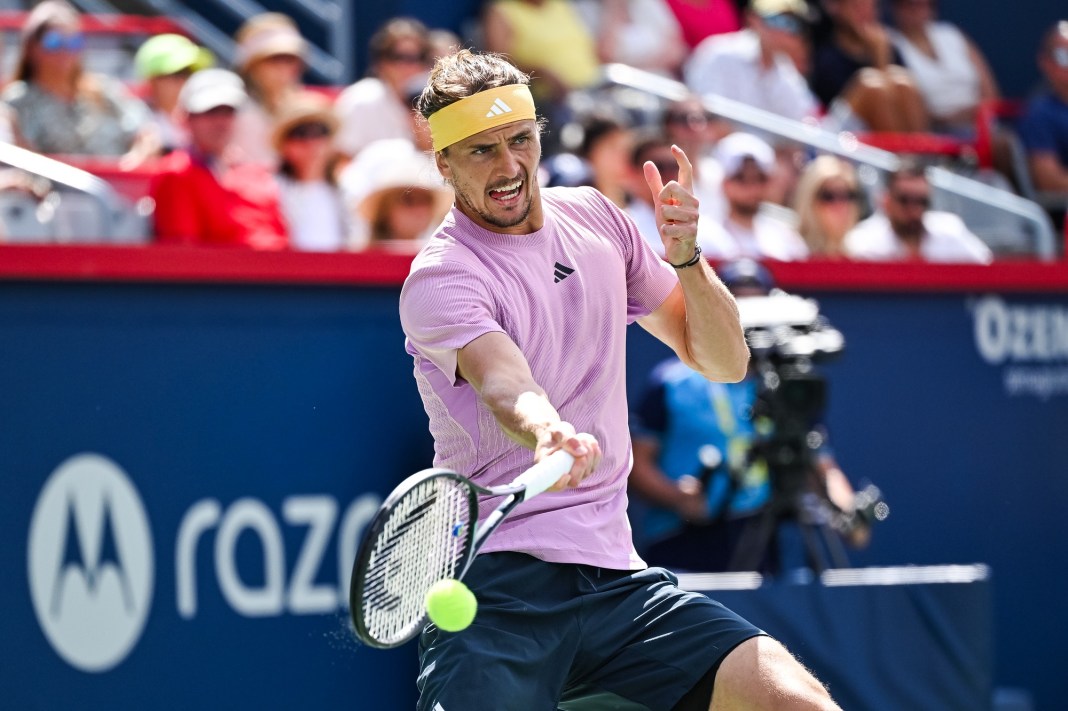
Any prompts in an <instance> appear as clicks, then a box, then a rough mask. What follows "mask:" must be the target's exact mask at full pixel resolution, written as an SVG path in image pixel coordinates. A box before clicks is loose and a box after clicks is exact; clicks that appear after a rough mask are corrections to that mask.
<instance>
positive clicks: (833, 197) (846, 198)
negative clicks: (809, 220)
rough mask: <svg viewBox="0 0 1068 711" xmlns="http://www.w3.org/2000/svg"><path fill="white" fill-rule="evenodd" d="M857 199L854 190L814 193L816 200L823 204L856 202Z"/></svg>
mask: <svg viewBox="0 0 1068 711" xmlns="http://www.w3.org/2000/svg"><path fill="white" fill-rule="evenodd" d="M857 197H859V196H858V195H857V193H856V191H854V190H826V189H824V190H820V191H819V192H817V193H816V200H818V201H819V202H824V203H832V202H856V200H857Z"/></svg>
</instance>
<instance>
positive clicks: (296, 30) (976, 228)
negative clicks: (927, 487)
mask: <svg viewBox="0 0 1068 711" xmlns="http://www.w3.org/2000/svg"><path fill="white" fill-rule="evenodd" d="M13 5H14V7H12V8H11V9H10V10H7V11H5V12H4V13H3V16H4V17H3V21H4V23H5V27H7V31H6V33H5V46H4V49H5V52H4V60H5V65H4V67H3V69H4V72H5V80H6V83H5V85H4V88H3V93H2V94H0V100H2V104H0V108H2V115H0V139H2V140H3V141H6V142H8V143H9V144H12V145H14V146H16V147H19V148H22V149H25V150H27V151H30V152H31V153H30V154H27V153H23V152H20V151H17V150H8V151H6V154H5V163H7V164H8V165H9V166H10V167H8V168H6V169H5V170H4V171H3V173H2V174H0V228H2V231H3V236H2V237H0V239H2V240H3V241H5V242H11V243H42V242H43V243H53V242H59V243H70V242H79V243H84V242H120V243H143V244H152V243H168V244H174V243H179V244H204V245H227V246H241V247H247V248H251V249H264V250H282V249H290V250H308V251H320V252H330V251H359V250H368V249H378V250H391V251H403V252H414V251H416V250H417V249H418V248H419V246H420V245H421V244H422V243H423V241H424V240H426V239H427V237H428V235H429V234H430V233H432V231H433V229H434V227H435V226H436V225H437V223H438V222H439V220H440V219H441V218H442V216H443V215H444V213H445V212H446V211H447V210H448V209H449V207H450V205H451V192H450V190H449V188H448V187H447V186H446V185H444V184H443V183H442V181H441V179H440V177H439V176H438V175H437V171H436V170H435V168H434V166H433V163H432V160H431V159H430V157H429V153H428V151H429V142H428V133H427V130H426V124H425V121H424V120H423V119H422V117H420V116H418V114H417V113H415V112H413V108H412V107H413V104H414V101H415V99H416V97H417V96H418V93H419V91H420V90H421V87H422V86H423V84H424V83H425V79H426V76H427V73H428V71H429V70H430V68H431V67H432V65H433V62H434V60H435V59H436V58H437V57H439V56H441V55H443V54H446V53H449V52H454V51H457V50H458V49H460V48H471V49H476V50H491V51H496V52H502V53H504V54H506V55H508V56H509V57H511V58H512V59H513V61H515V62H516V63H517V64H518V65H519V66H520V67H522V68H523V69H525V70H527V71H529V72H531V73H532V75H533V78H534V90H535V95H536V98H537V102H538V106H539V111H540V113H541V114H542V115H543V116H544V117H545V118H546V119H547V122H548V123H547V129H546V132H545V135H544V137H543V148H544V161H543V167H542V174H541V176H540V178H541V181H542V184H543V185H546V186H550V185H580V184H585V185H594V186H596V187H597V188H598V189H600V190H601V191H603V192H604V193H605V194H606V195H608V196H609V197H610V198H611V199H612V200H613V201H615V202H616V203H617V204H618V205H619V206H620V207H622V208H624V209H625V210H626V211H627V212H628V213H629V214H630V215H631V216H632V217H633V218H634V220H635V222H636V223H637V224H638V226H639V229H640V230H641V232H642V234H643V235H644V236H646V238H647V239H649V241H650V243H651V244H652V245H653V246H654V247H657V246H658V245H659V238H658V237H657V235H656V234H655V228H654V221H653V217H652V212H651V207H650V196H649V195H648V189H647V188H646V186H645V184H644V180H643V178H642V177H641V165H642V164H643V163H644V162H646V161H653V162H654V163H655V164H657V166H658V167H659V168H660V170H661V172H663V173H664V174H665V176H666V177H669V178H670V177H673V176H674V173H675V171H676V168H675V166H674V161H673V160H671V158H670V146H671V144H672V143H676V144H678V145H680V146H682V147H683V148H684V149H685V150H686V151H687V152H688V154H689V155H690V157H691V160H692V161H693V162H694V164H695V169H696V173H695V179H696V185H695V190H696V192H697V194H698V197H699V198H700V200H701V210H702V216H703V218H704V219H703V221H702V235H701V244H702V247H703V249H704V251H705V253H706V255H708V256H710V257H713V258H734V257H754V258H764V259H775V260H790V261H796V260H809V259H833V260H925V261H938V262H965V263H989V262H991V261H993V260H995V259H1020V258H1041V259H1054V258H1058V257H1059V256H1060V255H1061V254H1062V253H1063V243H1064V238H1063V234H1064V233H1063V215H1064V204H1065V201H1066V197H1065V196H1066V195H1068V103H1066V102H1068V23H1065V22H1059V23H1058V22H1055V23H1052V24H1050V25H1049V26H1048V27H1047V28H1046V30H1045V31H1044V33H1043V34H1042V35H1041V36H1035V37H1032V38H1030V41H1031V45H1030V46H1025V47H1021V48H1020V50H1019V51H1024V52H1030V53H1032V54H1033V55H1034V57H1035V62H1036V65H1035V66H1036V69H1037V72H1038V73H1039V74H1040V76H1041V82H1040V83H1037V84H1036V85H1035V86H1034V88H1033V91H1030V92H1029V93H1028V95H1026V96H1023V95H1019V96H1008V97H1007V96H1005V95H1003V94H1002V92H1001V91H1000V90H999V87H998V81H997V79H996V71H995V69H994V68H993V67H992V66H991V64H990V62H989V60H988V59H987V57H986V53H985V52H984V48H983V47H981V46H979V44H978V43H976V42H975V41H974V40H972V39H971V38H970V37H969V36H968V34H967V33H966V32H964V31H962V30H961V29H960V27H959V25H958V24H957V23H956V20H957V18H953V17H942V16H940V14H939V7H938V5H937V3H936V2H935V0H886V1H885V2H879V0H810V1H806V0H750V1H748V2H747V1H746V0H575V1H573V2H572V1H568V0H491V1H487V2H483V3H475V4H474V6H473V7H472V8H471V9H470V11H469V12H468V13H466V15H465V17H464V18H463V20H462V22H460V23H455V24H457V26H456V27H449V28H445V27H433V26H428V25H427V24H426V23H424V22H423V21H422V20H420V19H419V18H417V17H414V16H398V17H393V18H391V19H388V20H386V21H385V22H383V23H381V24H380V25H379V26H377V27H376V28H374V30H373V32H371V34H370V36H369V38H368V41H367V42H366V47H365V48H361V49H362V50H363V51H365V53H366V60H363V61H361V62H360V65H361V72H360V73H361V74H362V78H360V79H358V80H356V81H355V82H353V83H351V84H345V83H331V82H330V81H328V80H324V79H323V75H324V74H327V73H328V72H324V71H322V66H323V64H324V61H326V60H331V61H333V62H334V63H335V64H336V63H337V61H338V60H337V59H336V58H331V57H329V56H328V55H327V54H325V53H324V51H323V50H322V49H321V48H320V47H319V46H318V45H316V44H314V43H312V42H310V41H309V40H308V39H306V37H305V36H304V33H305V32H306V30H305V29H303V28H302V26H301V25H300V24H299V23H298V19H299V17H297V14H296V13H294V14H293V15H289V14H284V13H281V12H263V13H260V14H253V15H251V16H249V17H247V18H245V19H243V20H242V21H241V24H240V25H239V26H238V27H237V29H236V31H235V32H233V34H232V36H227V37H221V38H220V37H219V36H217V35H218V34H219V30H217V29H215V30H214V33H215V34H214V35H213V34H211V33H204V32H202V33H201V35H202V36H198V33H197V32H196V31H195V30H196V29H197V26H196V25H195V23H190V22H181V21H179V20H180V19H181V17H182V15H181V14H180V13H179V14H177V15H175V16H174V17H166V16H164V17H159V16H148V15H129V14H128V15H124V16H123V19H124V21H123V22H115V21H110V22H109V21H108V16H107V15H101V14H99V13H96V14H93V13H89V14H86V13H83V12H82V11H79V10H78V9H76V8H75V7H74V6H72V5H68V4H66V3H65V2H63V1H62V0H46V1H45V2H41V3H39V4H36V5H34V6H32V7H28V6H22V5H21V4H19V3H13ZM135 9H136V8H135ZM320 14H321V8H320ZM198 17H199V16H198ZM191 25H193V26H192V27H191ZM208 40H210V41H208ZM207 45H213V46H216V47H217V48H219V47H223V48H225V51H226V54H227V57H226V59H225V61H224V60H223V58H222V57H221V56H220V54H219V53H218V52H213V51H211V50H210V49H208V48H207ZM349 54H350V55H351V54H352V52H351V51H350V52H349ZM324 57H325V58H326V60H324ZM335 73H336V72H335ZM754 117H755V118H754ZM49 159H51V160H49ZM932 169H933V170H935V171H937V172H936V173H935V174H932V172H931V171H932ZM939 176H940V177H939ZM99 213H105V214H103V215H101V214H99Z"/></svg>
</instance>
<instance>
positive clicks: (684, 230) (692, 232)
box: [642, 146, 700, 264]
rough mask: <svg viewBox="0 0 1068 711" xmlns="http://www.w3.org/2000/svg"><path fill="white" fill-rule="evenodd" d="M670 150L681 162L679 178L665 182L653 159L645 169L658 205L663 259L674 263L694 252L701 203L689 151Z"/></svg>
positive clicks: (657, 213) (685, 259)
mask: <svg viewBox="0 0 1068 711" xmlns="http://www.w3.org/2000/svg"><path fill="white" fill-rule="evenodd" d="M671 153H672V155H674V156H675V160H676V162H678V164H679V179H678V180H672V181H670V182H668V184H667V185H664V180H663V178H662V177H661V175H660V171H659V169H657V167H656V165H655V164H654V163H653V162H652V161H647V162H646V163H645V165H644V166H643V167H642V169H643V171H644V172H645V182H646V183H647V184H648V185H649V190H651V191H652V193H653V201H654V203H655V204H656V226H657V230H658V231H659V232H660V239H661V240H663V242H664V258H665V259H666V260H667V261H669V262H671V263H673V264H682V263H685V262H688V261H689V260H690V258H692V257H693V254H694V244H695V243H696V242H697V215H698V207H699V206H700V203H699V202H698V200H697V198H696V197H695V196H694V194H693V165H691V164H690V159H689V158H688V157H687V156H686V152H685V151H683V150H682V149H681V148H679V147H678V146H672V147H671Z"/></svg>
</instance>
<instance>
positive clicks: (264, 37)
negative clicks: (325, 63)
mask: <svg viewBox="0 0 1068 711" xmlns="http://www.w3.org/2000/svg"><path fill="white" fill-rule="evenodd" d="M234 39H235V40H236V41H237V52H236V54H235V57H234V68H235V70H236V72H237V73H238V75H239V76H240V77H241V79H242V80H244V82H245V87H246V89H247V91H248V96H249V100H248V101H246V102H245V103H244V105H243V106H241V108H240V109H239V110H238V113H237V128H236V131H235V136H234V145H235V146H236V147H237V148H239V149H240V150H242V151H244V153H245V159H246V160H249V161H253V162H256V163H260V164H262V165H264V166H266V167H267V168H268V169H270V170H272V171H273V170H275V169H276V168H277V167H278V162H279V156H278V153H277V152H276V151H275V149H274V145H273V144H272V140H271V137H272V135H273V134H274V125H275V122H276V121H277V120H278V117H279V116H281V115H282V112H283V111H285V109H286V107H287V105H288V104H289V102H290V101H291V100H292V99H293V98H294V97H295V96H296V95H297V94H298V93H300V92H301V91H302V90H303V83H302V79H301V77H302V76H303V74H304V57H305V54H306V53H307V49H308V43H307V42H306V41H305V39H304V38H303V37H302V36H301V34H300V30H299V29H298V28H297V25H296V23H295V22H294V21H293V20H292V18H290V17H289V16H287V15H283V14H281V13H277V12H265V13H263V14H260V15H254V16H253V17H250V18H249V19H248V20H246V21H245V23H244V24H243V25H241V27H240V28H238V30H237V33H236V34H235V35H234Z"/></svg>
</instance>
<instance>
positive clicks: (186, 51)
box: [134, 34, 215, 79]
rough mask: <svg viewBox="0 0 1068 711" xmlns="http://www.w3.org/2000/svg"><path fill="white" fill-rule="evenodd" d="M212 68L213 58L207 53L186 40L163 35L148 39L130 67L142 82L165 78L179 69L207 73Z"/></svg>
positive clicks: (181, 37)
mask: <svg viewBox="0 0 1068 711" xmlns="http://www.w3.org/2000/svg"><path fill="white" fill-rule="evenodd" d="M213 64H215V57H214V56H213V55H212V53H211V52H209V51H208V50H207V49H204V48H203V47H198V46H197V45H196V44H194V43H193V42H192V41H191V40H190V39H189V38H188V37H183V36H182V35H176V34H163V35H156V36H155V37H150V38H149V39H148V40H146V41H145V43H144V44H142V45H141V48H140V49H138V50H137V54H135V55H134V67H135V68H136V69H137V73H138V74H139V75H140V76H141V77H143V78H145V79H152V78H153V77H165V76H167V75H169V74H175V73H177V72H180V71H182V70H183V69H191V70H193V71H194V72H195V71H197V70H198V69H207V68H208V67H210V66H212V65H213Z"/></svg>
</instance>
